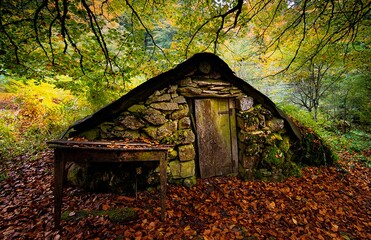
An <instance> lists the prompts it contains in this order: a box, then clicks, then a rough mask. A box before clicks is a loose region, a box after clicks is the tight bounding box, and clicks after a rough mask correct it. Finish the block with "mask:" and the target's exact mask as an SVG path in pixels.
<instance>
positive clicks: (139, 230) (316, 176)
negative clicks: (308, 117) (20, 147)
mask: <svg viewBox="0 0 371 240" xmlns="http://www.w3.org/2000/svg"><path fill="white" fill-rule="evenodd" d="M348 157H349V155H347V154H343V155H342V156H341V158H342V159H346V158H348ZM52 167H53V159H52V154H51V153H44V154H43V155H42V156H41V157H39V158H38V159H37V160H35V161H27V159H26V158H25V159H23V160H22V159H19V161H18V164H15V163H12V164H5V165H3V166H2V167H1V172H5V173H6V176H2V178H3V179H2V180H1V182H0V212H1V213H0V214H1V216H2V217H1V218H0V238H1V239H267V238H270V239H370V238H371V217H370V216H371V212H370V204H371V195H370V180H369V176H370V174H371V171H370V168H366V167H363V166H362V165H361V164H359V163H355V162H352V163H349V164H345V163H342V165H338V166H335V167H334V166H333V167H321V168H318V167H309V168H305V169H303V177H302V178H289V179H287V180H285V181H284V182H279V183H268V182H244V181H241V180H240V179H238V178H235V177H216V178H210V179H200V180H198V182H197V185H196V186H194V187H192V188H186V187H182V186H175V185H169V188H168V193H167V211H166V217H167V219H166V221H164V222H161V221H160V207H159V196H158V194H157V192H156V191H154V192H151V191H141V192H138V195H137V198H135V196H120V195H115V194H97V193H95V194H93V193H88V192H85V191H83V190H80V189H77V188H75V187H67V188H65V197H64V202H63V203H64V204H63V211H66V210H69V211H72V212H74V211H78V210H88V211H93V210H109V209H115V208H125V207H132V208H133V209H134V211H135V212H136V214H137V218H136V219H135V220H131V221H129V222H126V223H118V222H115V221H111V220H110V219H109V218H108V217H106V216H93V215H89V216H88V217H85V218H80V219H77V220H76V219H75V220H69V221H64V220H63V221H62V228H61V230H60V231H56V230H54V229H53V224H54V222H53V214H52V211H53V187H52V184H53V180H52V179H53V176H52ZM70 215H73V214H70Z"/></svg>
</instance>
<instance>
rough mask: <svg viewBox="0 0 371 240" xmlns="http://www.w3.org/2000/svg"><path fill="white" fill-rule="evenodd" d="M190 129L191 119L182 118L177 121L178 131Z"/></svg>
mask: <svg viewBox="0 0 371 240" xmlns="http://www.w3.org/2000/svg"><path fill="white" fill-rule="evenodd" d="M190 127H191V119H190V118H189V117H184V118H181V119H179V123H178V129H187V128H190Z"/></svg>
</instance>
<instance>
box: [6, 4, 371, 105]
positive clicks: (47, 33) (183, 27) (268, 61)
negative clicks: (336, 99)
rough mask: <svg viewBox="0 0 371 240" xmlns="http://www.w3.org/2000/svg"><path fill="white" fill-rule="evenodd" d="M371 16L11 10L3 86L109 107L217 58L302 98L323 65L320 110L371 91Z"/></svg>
mask: <svg viewBox="0 0 371 240" xmlns="http://www.w3.org/2000/svg"><path fill="white" fill-rule="evenodd" d="M370 10H371V2H370V1H365V0H329V1H327V0H326V1H325V0H320V1H313V0H301V1H299V0H286V1H282V0H252V1H243V0H207V1H199V0H197V1H190V0H170V1H163V0H160V1H157V0H156V1H154V0H151V1H148V0H125V1H119V0H69V1H68V0H36V1H29V0H3V1H1V2H0V13H1V14H0V33H1V34H0V61H1V65H0V76H18V77H19V76H21V77H26V78H37V79H39V80H40V79H43V80H47V81H51V79H52V81H53V84H55V85H56V86H57V87H62V88H65V89H67V90H71V91H72V92H73V93H78V94H81V93H83V94H85V95H86V96H87V98H88V100H89V101H90V102H93V103H94V102H96V103H98V105H102V104H104V103H107V102H108V101H111V100H113V99H115V98H117V96H119V95H122V94H123V93H125V92H127V90H129V89H130V88H132V87H133V86H135V85H137V84H138V83H140V82H142V81H144V80H145V79H148V78H149V77H153V76H155V75H158V74H159V73H160V72H163V71H164V70H168V69H169V68H171V67H173V66H174V65H175V64H178V63H180V62H182V61H184V60H185V59H186V58H189V57H190V56H192V55H193V54H195V53H197V52H205V51H208V52H214V53H217V54H218V55H220V56H221V57H222V58H224V59H225V60H226V61H227V62H228V63H231V64H232V68H233V69H236V71H237V73H238V74H240V75H241V76H242V77H243V78H244V79H246V80H248V81H249V80H257V79H264V78H266V77H269V76H275V77H274V78H270V79H271V80H270V81H272V82H274V84H275V86H278V82H279V81H278V80H280V81H281V80H284V81H286V82H291V83H292V84H291V85H290V86H291V88H290V89H291V90H290V91H288V92H290V93H291V92H292V93H293V94H297V95H296V96H298V97H299V98H300V95H303V94H304V95H307V94H308V93H306V92H305V91H303V89H304V88H303V86H301V89H302V90H300V91H299V92H298V91H297V90H298V89H300V88H299V85H298V84H299V83H300V82H301V83H303V82H305V83H306V84H307V85H308V84H311V83H310V81H308V80H309V78H308V76H313V74H314V72H315V71H314V70H315V67H316V66H317V68H318V66H321V65H323V66H324V68H323V69H327V70H326V74H322V75H321V78H313V77H312V80H313V79H314V80H315V79H321V86H322V87H323V88H322V89H320V88H318V90H319V91H320V92H321V94H320V96H321V99H316V100H314V102H315V103H313V104H314V105H315V106H316V108H317V107H320V106H321V105H322V104H319V102H320V100H321V101H322V99H323V98H324V97H325V95H326V93H327V92H329V91H332V90H333V89H334V88H336V87H340V86H342V87H345V88H347V89H351V88H352V87H351V86H360V82H364V81H367V79H368V77H367V76H368V75H369V69H370V62H369V60H368V59H370V38H369V35H370V33H371V31H370V30H371V29H370V27H369V26H370V24H371V13H370ZM330 66H331V67H330ZM280 73H284V75H279V74H280ZM317 73H321V71H317ZM63 76H68V77H67V78H66V77H63ZM244 76H246V77H244ZM336 76H339V79H337V78H336ZM350 76H352V77H350ZM277 77H278V78H277ZM277 79H278V80H277ZM335 79H337V80H336V81H335ZM338 80H339V81H338ZM343 80H344V81H345V82H347V84H344V83H343ZM0 81H2V80H1V79H0ZM352 82H353V83H352ZM265 83H266V82H265ZM257 84H259V82H258V83H257ZM294 86H296V87H294ZM305 88H306V89H310V88H311V87H310V86H309V88H308V86H307V87H305ZM295 89H296V90H295ZM102 90H105V91H109V92H110V96H109V97H107V96H105V95H102V94H101V92H102ZM269 91H270V92H272V89H270V90H269ZM349 91H350V90H349ZM369 91H370V90H369V89H367V88H366V89H365V90H364V91H363V92H364V93H365V94H368V93H369ZM339 94H340V95H341V96H344V95H345V93H344V92H341V93H339ZM312 100H313V99H312ZM357 101H358V100H357ZM296 102H298V101H296ZM358 102H359V101H358ZM361 102H363V103H362V106H363V107H361V108H364V107H365V106H367V102H364V101H361ZM301 105H303V104H301ZM342 106H344V105H343V104H342ZM347 106H350V105H349V104H347ZM357 108H360V106H357ZM366 108H367V107H366ZM308 109H310V108H308Z"/></svg>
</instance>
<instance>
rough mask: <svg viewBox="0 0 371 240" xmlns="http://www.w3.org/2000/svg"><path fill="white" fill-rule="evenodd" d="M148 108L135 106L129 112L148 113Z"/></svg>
mask: <svg viewBox="0 0 371 240" xmlns="http://www.w3.org/2000/svg"><path fill="white" fill-rule="evenodd" d="M146 109H147V107H146V106H144V105H142V104H135V105H133V106H131V107H129V108H128V111H129V112H131V113H140V114H141V113H143V112H144V111H146Z"/></svg>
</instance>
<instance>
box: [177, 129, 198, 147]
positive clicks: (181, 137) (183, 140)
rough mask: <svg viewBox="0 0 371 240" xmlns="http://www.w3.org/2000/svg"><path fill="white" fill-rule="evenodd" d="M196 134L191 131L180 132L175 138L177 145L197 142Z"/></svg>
mask: <svg viewBox="0 0 371 240" xmlns="http://www.w3.org/2000/svg"><path fill="white" fill-rule="evenodd" d="M195 138H196V136H195V134H194V133H193V131H192V130H191V129H184V130H178V131H177V132H176V133H175V136H174V143H175V144H189V143H193V142H194V141H195Z"/></svg>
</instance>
